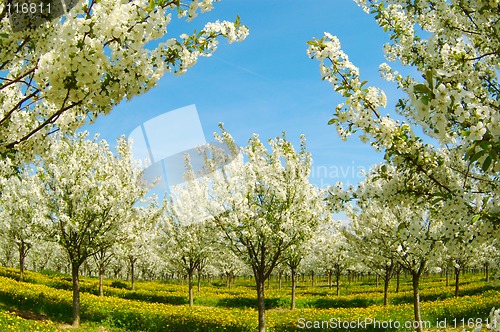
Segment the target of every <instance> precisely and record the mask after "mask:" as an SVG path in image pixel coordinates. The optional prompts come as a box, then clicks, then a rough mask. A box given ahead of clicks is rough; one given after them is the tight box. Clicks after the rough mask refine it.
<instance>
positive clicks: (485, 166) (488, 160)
mask: <svg viewBox="0 0 500 332" xmlns="http://www.w3.org/2000/svg"><path fill="white" fill-rule="evenodd" d="M483 151H484V150H483ZM491 161H492V160H491V157H490V156H488V157H486V159H485V160H484V163H483V166H481V169H482V170H483V171H484V172H486V171H487V170H488V168H490V165H491Z"/></svg>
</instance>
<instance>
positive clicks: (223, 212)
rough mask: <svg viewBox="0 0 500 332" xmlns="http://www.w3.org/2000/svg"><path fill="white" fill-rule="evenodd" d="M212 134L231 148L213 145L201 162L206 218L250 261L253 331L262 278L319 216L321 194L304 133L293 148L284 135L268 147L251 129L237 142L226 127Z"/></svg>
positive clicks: (309, 231)
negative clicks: (206, 186)
mask: <svg viewBox="0 0 500 332" xmlns="http://www.w3.org/2000/svg"><path fill="white" fill-rule="evenodd" d="M216 138H217V139H218V140H219V141H220V142H221V143H223V144H224V145H226V146H227V147H228V149H227V150H229V151H231V153H232V154H233V155H232V156H231V157H230V158H233V157H234V159H233V160H232V162H231V163H229V164H228V165H226V166H223V167H222V169H221V170H220V171H217V167H218V166H219V165H221V164H222V165H224V163H223V162H222V161H226V160H227V158H228V157H229V156H228V153H227V152H226V151H221V150H217V149H213V150H212V151H211V155H210V158H208V159H207V162H206V164H207V165H206V167H207V168H208V169H209V170H213V171H214V172H213V173H212V174H211V176H210V190H209V196H208V202H209V211H210V215H211V218H212V219H213V221H214V222H215V224H216V225H217V227H218V229H219V230H220V231H221V233H222V234H223V236H224V237H225V239H226V240H227V241H228V242H229V243H230V248H231V249H232V250H233V251H234V253H235V254H236V255H237V256H238V257H240V258H241V259H242V260H243V261H244V262H245V263H247V264H248V265H250V266H251V268H252V271H253V275H254V278H255V283H256V290H257V299H258V313H259V331H265V329H266V316H265V305H264V299H265V292H264V288H265V281H266V280H267V279H268V278H269V276H270V275H271V273H272V271H273V270H274V268H275V267H276V266H277V265H278V264H279V263H281V262H282V261H283V260H284V258H285V255H286V253H287V251H288V250H290V249H291V248H292V247H293V246H296V245H299V244H300V243H302V242H303V241H306V240H307V239H308V238H310V236H311V235H312V233H313V230H315V229H316V227H317V225H318V223H319V221H320V220H321V218H322V214H321V213H322V211H323V210H322V208H321V205H322V204H323V199H322V196H321V193H320V191H319V190H318V189H317V188H316V187H314V186H313V185H312V184H310V183H309V180H308V177H309V172H310V166H311V156H310V154H309V153H307V152H306V149H305V138H304V137H302V139H301V147H300V150H299V151H298V152H296V151H295V149H294V148H293V146H292V144H291V143H290V142H289V141H287V140H286V138H285V137H278V138H276V139H272V140H269V141H268V143H269V145H270V150H268V149H267V148H266V146H265V145H264V144H263V143H262V142H261V141H260V139H259V138H258V136H257V135H254V136H253V137H252V138H251V139H250V140H249V143H248V145H247V146H246V147H245V148H238V147H237V146H236V144H235V142H234V140H233V138H232V137H231V136H230V135H229V133H227V132H226V131H224V130H223V131H222V134H221V135H216Z"/></svg>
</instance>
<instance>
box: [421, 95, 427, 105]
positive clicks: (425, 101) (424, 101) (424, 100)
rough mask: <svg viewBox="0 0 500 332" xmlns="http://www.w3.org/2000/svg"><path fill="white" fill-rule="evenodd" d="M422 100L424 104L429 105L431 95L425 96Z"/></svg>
mask: <svg viewBox="0 0 500 332" xmlns="http://www.w3.org/2000/svg"><path fill="white" fill-rule="evenodd" d="M421 100H422V103H423V104H424V105H429V96H427V95H426V96H423V97H422V99H421Z"/></svg>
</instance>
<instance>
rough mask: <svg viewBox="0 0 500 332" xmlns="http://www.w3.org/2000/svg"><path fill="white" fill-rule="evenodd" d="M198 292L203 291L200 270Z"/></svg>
mask: <svg viewBox="0 0 500 332" xmlns="http://www.w3.org/2000/svg"><path fill="white" fill-rule="evenodd" d="M197 286H198V293H199V292H201V275H200V272H199V271H198V285H197Z"/></svg>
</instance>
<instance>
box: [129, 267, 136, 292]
mask: <svg viewBox="0 0 500 332" xmlns="http://www.w3.org/2000/svg"><path fill="white" fill-rule="evenodd" d="M135 261H136V260H135V259H130V280H131V281H132V290H133V291H134V290H135V275H134V267H135Z"/></svg>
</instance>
